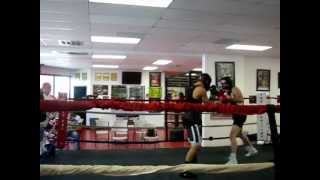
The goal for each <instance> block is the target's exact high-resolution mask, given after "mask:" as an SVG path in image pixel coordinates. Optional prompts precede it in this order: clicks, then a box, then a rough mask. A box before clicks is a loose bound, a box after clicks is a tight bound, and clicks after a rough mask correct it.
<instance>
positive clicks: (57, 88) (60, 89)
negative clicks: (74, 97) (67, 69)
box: [40, 75, 70, 98]
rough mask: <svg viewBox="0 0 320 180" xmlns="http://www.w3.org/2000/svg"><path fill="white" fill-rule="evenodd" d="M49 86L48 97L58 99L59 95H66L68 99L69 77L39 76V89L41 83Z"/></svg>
mask: <svg viewBox="0 0 320 180" xmlns="http://www.w3.org/2000/svg"><path fill="white" fill-rule="evenodd" d="M45 82H47V83H50V84H51V89H52V90H51V92H50V95H53V96H54V97H56V98H58V97H59V93H60V95H67V98H70V77H68V76H55V75H40V88H42V84H43V83H45Z"/></svg>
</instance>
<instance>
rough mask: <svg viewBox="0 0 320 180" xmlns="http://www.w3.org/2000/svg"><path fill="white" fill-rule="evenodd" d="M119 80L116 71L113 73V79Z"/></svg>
mask: <svg viewBox="0 0 320 180" xmlns="http://www.w3.org/2000/svg"><path fill="white" fill-rule="evenodd" d="M117 80H118V77H117V73H116V72H114V73H111V81H117Z"/></svg>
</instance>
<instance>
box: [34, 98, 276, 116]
mask: <svg viewBox="0 0 320 180" xmlns="http://www.w3.org/2000/svg"><path fill="white" fill-rule="evenodd" d="M275 107H276V112H277V113H279V112H280V105H275ZM91 108H102V109H109V108H111V109H122V110H125V111H173V112H183V111H198V112H218V113H225V114H246V115H253V114H263V113H265V112H267V106H266V105H230V104H218V103H212V102H209V103H203V104H198V103H189V102H159V101H158V102H157V101H151V102H149V103H146V102H139V101H120V100H85V101H61V100H50V101H45V100H42V101H40V111H42V112H57V111H84V110H88V109H91Z"/></svg>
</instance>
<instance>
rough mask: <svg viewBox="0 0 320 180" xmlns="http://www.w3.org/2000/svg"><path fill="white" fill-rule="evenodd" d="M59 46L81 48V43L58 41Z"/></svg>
mask: <svg viewBox="0 0 320 180" xmlns="http://www.w3.org/2000/svg"><path fill="white" fill-rule="evenodd" d="M58 42H59V45H60V46H82V45H83V42H82V41H70V40H58Z"/></svg>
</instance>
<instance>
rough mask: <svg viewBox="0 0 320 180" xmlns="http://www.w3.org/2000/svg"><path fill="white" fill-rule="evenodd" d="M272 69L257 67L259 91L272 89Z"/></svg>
mask: <svg viewBox="0 0 320 180" xmlns="http://www.w3.org/2000/svg"><path fill="white" fill-rule="evenodd" d="M270 72H271V71H270V70H268V69H257V91H270Z"/></svg>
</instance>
